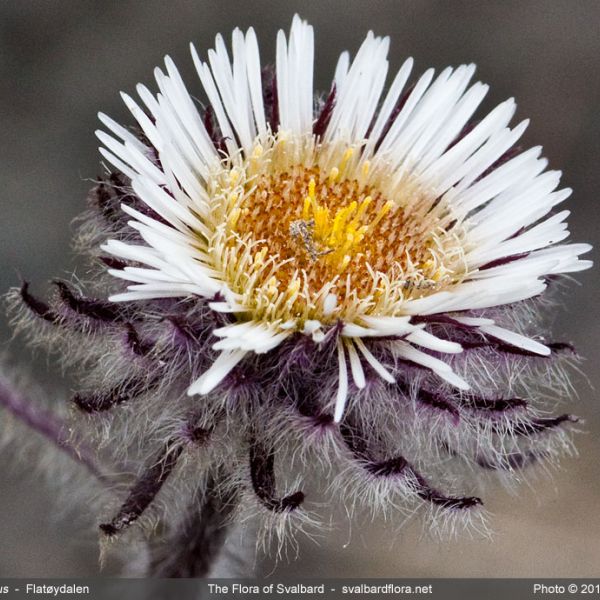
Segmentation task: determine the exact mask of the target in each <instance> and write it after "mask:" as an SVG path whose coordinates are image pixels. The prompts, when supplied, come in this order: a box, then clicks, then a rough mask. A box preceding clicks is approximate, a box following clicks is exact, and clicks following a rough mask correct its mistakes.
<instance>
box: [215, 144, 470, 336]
mask: <svg viewBox="0 0 600 600" xmlns="http://www.w3.org/2000/svg"><path fill="white" fill-rule="evenodd" d="M289 146H291V144H290V142H286V141H285V140H283V141H282V140H275V141H274V143H273V146H272V147H271V148H270V149H269V151H268V152H265V151H264V150H263V149H262V147H257V150H256V151H255V152H254V154H253V155H252V157H251V158H250V159H248V160H247V161H245V162H244V163H242V164H240V165H236V166H234V167H231V166H230V167H229V168H228V169H227V170H224V172H223V173H221V175H220V177H218V178H217V179H218V180H219V183H218V184H217V185H216V186H215V189H214V197H215V198H216V199H217V201H216V202H215V205H216V206H217V210H216V212H215V214H214V224H215V231H216V233H215V236H214V238H213V239H212V240H210V241H209V247H211V248H212V252H213V254H214V256H215V268H216V269H217V270H219V271H220V272H222V273H223V274H224V277H225V280H226V281H228V283H229V287H230V289H231V290H232V291H233V292H234V293H236V294H238V295H239V296H240V297H241V298H242V302H241V303H242V304H243V305H244V306H246V307H248V308H250V310H251V311H252V313H253V318H254V319H263V320H269V321H280V322H289V321H290V320H292V321H294V322H296V323H297V324H298V326H299V327H301V326H302V324H303V323H304V322H305V321H306V320H308V319H316V320H319V321H321V322H323V323H327V322H334V321H335V320H337V319H338V318H342V319H344V320H353V319H356V318H359V317H360V316H361V315H365V314H384V315H386V316H395V315H397V314H401V305H402V302H403V301H404V300H406V299H409V298H414V297H421V296H423V295H427V294H430V293H432V291H437V290H439V289H441V288H443V287H445V286H447V285H450V284H452V283H453V282H455V281H456V280H457V279H460V278H461V277H462V276H463V274H464V266H463V262H464V261H463V256H464V252H463V246H462V244H461V241H460V239H459V238H460V234H461V232H460V231H459V232H457V231H455V226H454V223H453V220H452V218H451V215H450V214H449V213H448V211H447V210H446V208H444V206H443V203H441V202H440V201H439V200H437V199H435V198H432V197H431V194H428V193H427V191H426V190H424V189H423V188H422V186H419V185H416V184H415V183H414V182H411V181H409V180H403V181H399V182H392V183H390V181H388V180H386V177H385V172H384V171H383V172H382V170H381V169H378V170H373V169H371V166H370V164H369V163H368V162H366V161H362V162H361V161H360V156H359V153H358V152H356V151H355V149H354V148H346V149H345V150H344V149H334V150H331V149H328V150H329V152H325V151H324V149H323V148H319V147H312V146H311V145H310V143H309V144H307V145H306V147H305V148H301V149H300V151H298V148H297V147H296V148H293V150H294V151H293V152H291V151H289ZM373 171H374V172H373ZM388 179H389V178H388Z"/></svg>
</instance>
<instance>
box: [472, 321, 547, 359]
mask: <svg viewBox="0 0 600 600" xmlns="http://www.w3.org/2000/svg"><path fill="white" fill-rule="evenodd" d="M479 330H480V331H482V332H483V333H487V334H489V335H491V336H493V337H495V338H498V339H499V340H502V341H503V342H506V343H508V344H510V345H511V346H516V347H517V348H523V349H524V350H527V351H529V352H534V353H535V354H540V355H542V356H548V355H549V354H550V348H548V346H544V344H540V343H539V342H536V341H535V340H532V339H530V338H528V337H525V336H524V335H520V334H518V333H514V332H513V331H509V330H508V329H504V328H502V327H498V326H497V325H483V326H481V327H479Z"/></svg>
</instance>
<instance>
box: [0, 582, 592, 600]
mask: <svg viewBox="0 0 600 600" xmlns="http://www.w3.org/2000/svg"><path fill="white" fill-rule="evenodd" d="M593 597H597V598H599V599H600V579H572V580H566V579H356V580H344V579H323V580H304V579H303V580H298V581H292V580H285V581H283V580H276V579H264V580H257V579H206V580H197V579H100V578H98V579H70V580H63V579H31V580H27V579H0V600H4V599H6V600H17V599H19V600H24V599H28V600H46V599H49V598H56V599H59V600H63V599H65V600H66V599H69V600H75V599H78V600H79V599H85V600H110V599H113V598H114V599H118V600H121V599H127V600H250V599H251V600H275V599H278V600H289V599H292V600H293V599H298V600H304V599H308V600H342V599H343V600H364V599H373V600H375V599H377V600H387V599H389V600H396V599H399V598H404V599H405V598H422V599H424V600H428V599H430V598H432V599H440V600H465V599H469V598H476V599H477V600H480V599H485V600H495V599H501V600H529V599H530V598H531V599H539V598H584V599H587V598H593Z"/></svg>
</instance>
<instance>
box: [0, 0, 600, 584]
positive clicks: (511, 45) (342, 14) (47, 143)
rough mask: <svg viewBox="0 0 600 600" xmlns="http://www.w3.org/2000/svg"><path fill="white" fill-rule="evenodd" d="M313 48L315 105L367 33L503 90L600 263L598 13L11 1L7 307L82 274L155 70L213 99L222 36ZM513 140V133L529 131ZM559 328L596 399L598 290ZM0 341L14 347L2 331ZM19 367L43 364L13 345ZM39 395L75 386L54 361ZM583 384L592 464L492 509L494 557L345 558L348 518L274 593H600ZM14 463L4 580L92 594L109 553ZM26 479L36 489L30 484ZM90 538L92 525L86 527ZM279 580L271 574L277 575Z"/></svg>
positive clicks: (0, 33)
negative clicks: (296, 586) (382, 586)
mask: <svg viewBox="0 0 600 600" xmlns="http://www.w3.org/2000/svg"><path fill="white" fill-rule="evenodd" d="M296 11H299V12H300V14H301V15H302V16H303V17H304V18H307V19H308V20H309V21H311V22H312V24H313V25H314V26H315V33H316V61H317V62H316V74H315V77H316V87H317V88H321V89H324V90H327V89H328V88H329V82H330V78H331V76H332V73H333V69H334V67H335V61H336V59H337V55H338V54H339V52H340V51H342V50H344V49H348V50H351V51H356V49H357V48H358V46H359V44H360V42H361V41H362V39H363V36H364V35H365V33H366V31H367V30H368V29H373V30H374V31H375V32H376V33H377V34H383V35H390V36H391V38H392V44H391V63H392V70H393V69H394V68H398V67H399V66H400V64H401V62H402V61H403V60H404V58H405V57H407V56H414V58H415V61H416V71H415V72H416V73H419V72H422V71H423V70H425V69H426V68H427V67H429V66H434V67H436V68H438V69H439V68H442V67H444V66H446V65H457V64H459V63H462V62H475V63H477V65H478V71H477V77H479V78H480V79H481V80H483V81H485V82H488V83H490V84H491V91H490V93H489V95H488V98H487V100H486V104H485V106H486V107H487V108H491V107H492V106H494V105H495V104H497V103H499V102H500V101H502V100H504V99H505V98H507V97H509V96H515V97H516V99H517V102H518V105H519V110H518V115H517V119H520V118H525V117H530V118H531V125H530V127H529V129H528V131H527V133H526V135H525V138H524V142H525V144H526V145H527V146H531V145H537V144H543V145H544V149H545V155H546V156H547V157H548V158H549V159H550V166H551V167H552V168H559V169H562V170H563V172H564V177H563V182H564V185H565V186H569V187H572V188H574V190H575V193H574V194H573V196H572V198H571V199H570V200H569V201H568V204H569V207H570V208H571V210H572V211H573V214H572V216H571V218H570V225H571V231H572V237H573V239H574V240H577V241H591V242H592V243H594V242H595V243H596V245H598V241H599V235H600V234H599V225H600V212H599V210H600V209H599V208H598V202H599V199H598V197H597V194H598V190H599V189H600V187H599V185H598V184H599V180H600V168H599V165H600V144H599V140H600V118H599V117H598V102H599V100H600V77H599V76H598V73H599V68H600V36H599V35H598V31H599V30H600V2H597V1H596V0H590V1H583V0H578V1H577V2H573V1H570V0H552V1H551V0H546V1H545V2H541V1H540V2H535V1H522V0H521V1H502V2H500V1H495V2H462V1H453V2H448V1H444V0H415V1H406V0H403V1H399V0H396V1H381V0H370V1H369V2H365V1H358V0H345V1H335V2H328V1H315V2H308V1H304V2H293V1H286V2H262V1H257V0H245V1H239V0H219V1H215V2H207V1H199V0H196V1H191V0H190V1H174V0H172V1H168V2H167V1H165V2H155V1H146V0H145V1H141V0H140V1H124V0H120V1H112V0H110V1H108V0H104V1H103V2H94V1H85V0H79V1H75V0H71V1H63V0H53V1H41V0H40V1H39V2H36V1H32V0H14V1H13V0H4V1H3V2H1V3H0V89H1V92H0V135H1V137H2V141H1V144H0V148H1V149H0V204H1V211H0V215H1V221H0V265H1V273H0V291H1V292H4V291H5V290H7V289H8V287H9V286H11V285H15V284H17V283H18V281H19V273H20V274H22V275H23V276H25V277H26V278H27V279H29V280H30V281H32V283H33V285H34V286H35V289H36V291H37V292H41V293H43V292H44V290H45V287H44V286H45V282H46V281H47V280H48V279H50V278H52V277H55V276H61V275H63V274H64V273H65V272H67V271H71V270H72V269H73V268H74V267H75V268H76V267H77V265H78V262H77V259H76V258H75V257H74V256H73V255H72V253H71V251H70V247H69V243H70V237H71V233H72V227H71V225H70V223H71V220H72V219H73V218H74V217H75V216H76V215H77V214H78V213H80V212H81V211H82V209H83V208H84V199H85V195H86V192H87V190H88V188H89V187H91V184H90V182H89V178H93V177H95V176H96V175H97V174H99V173H100V172H101V170H100V166H99V155H98V152H97V141H96V139H95V137H94V134H93V132H94V130H95V129H96V128H97V125H98V121H97V118H96V113H97V111H99V110H102V111H104V112H107V113H108V114H110V115H112V116H113V117H115V118H117V120H120V121H125V122H129V121H130V120H131V118H130V117H129V116H128V115H127V113H126V110H125V109H124V107H123V105H122V103H121V100H120V98H119V94H118V92H119V91H120V90H125V91H128V92H132V91H133V89H134V85H135V84H136V83H137V82H139V81H142V82H145V83H147V84H150V86H151V87H152V89H154V88H153V85H152V70H153V68H154V66H155V65H157V64H159V63H160V62H161V60H162V58H163V56H164V55H165V54H167V53H168V54H170V55H171V56H172V57H173V58H174V59H175V61H176V63H177V64H178V65H179V67H180V69H181V70H182V72H183V74H184V77H185V79H186V81H188V82H189V84H190V88H191V89H196V90H199V87H200V86H199V84H197V83H195V82H196V77H195V74H194V72H193V65H192V61H191V58H190V56H189V52H188V43H189V42H190V41H194V42H195V44H196V46H197V48H198V49H199V50H204V51H206V50H207V49H208V48H209V47H211V46H212V44H213V41H214V36H215V35H216V34H217V33H218V32H223V33H224V34H226V35H228V34H229V32H230V31H231V30H232V29H233V27H235V26H240V27H241V28H247V27H248V26H250V25H252V26H254V28H255V29H256V30H257V33H258V36H259V41H260V44H261V57H262V60H263V62H267V61H269V60H272V59H273V58H274V46H275V44H274V42H275V34H276V31H277V30H278V29H279V28H284V29H288V27H289V24H290V21H291V17H292V15H293V14H294V12H296ZM515 122H516V120H515ZM578 280H579V281H581V282H583V284H584V286H583V287H579V286H577V285H573V286H571V288H570V291H569V295H568V296H566V297H565V302H564V308H563V309H562V311H561V313H560V315H559V316H558V318H557V321H556V326H555V338H556V339H560V340H573V341H575V343H576V345H577V348H578V349H579V351H580V352H581V354H583V355H584V356H586V357H587V359H588V360H587V362H586V363H584V365H583V369H584V370H585V372H586V373H587V374H588V376H589V378H590V380H591V384H592V386H595V387H596V388H598V387H599V384H600V370H599V369H598V368H597V360H598V357H599V355H600V347H599V343H598V340H599V339H600V318H599V315H598V308H597V307H598V302H597V301H596V296H597V293H598V289H599V288H598V278H597V274H596V272H594V271H592V272H587V273H584V274H583V275H582V276H580V277H578ZM1 336H2V337H1V341H2V342H5V341H7V340H8V339H9V336H10V333H9V329H8V327H7V325H6V320H5V319H3V320H2V329H1ZM11 353H12V354H13V355H14V356H17V357H18V358H19V359H21V360H30V358H29V357H30V354H29V353H28V352H27V351H25V349H24V348H23V347H22V342H21V341H20V340H17V341H16V342H15V343H13V344H12V345H11ZM34 364H35V365H36V371H37V373H38V375H39V378H40V380H42V381H49V382H51V383H53V384H54V385H60V384H61V382H60V381H59V380H58V378H57V376H56V372H57V371H56V369H55V368H54V367H53V366H52V364H51V363H50V365H49V366H46V362H45V361H44V360H43V359H39V358H38V359H37V360H36V362H35V363H34ZM592 386H590V385H589V383H587V382H586V381H585V380H584V379H583V378H581V379H580V380H579V381H578V382H577V387H578V389H579V393H580V403H579V405H578V406H577V412H578V413H579V414H580V415H581V416H583V417H584V418H585V419H586V429H587V430H588V432H589V433H588V434H587V435H584V436H579V439H578V448H579V450H580V457H579V458H578V459H575V458H573V459H568V460H565V461H563V463H562V470H561V471H559V472H558V473H556V474H555V476H554V478H553V479H546V480H543V481H541V482H539V483H537V484H536V486H535V491H534V492H532V491H531V490H529V489H527V486H524V487H523V489H522V491H521V493H520V495H519V496H517V497H512V496H510V495H508V494H507V493H506V492H504V491H502V490H501V489H500V488H498V489H497V490H490V491H488V494H487V498H486V500H487V507H488V509H489V510H490V511H491V512H492V513H494V516H493V520H492V526H493V528H494V529H495V531H496V534H495V536H494V538H493V540H492V541H489V540H481V539H468V538H467V539H464V538H463V539H459V540H458V541H451V542H445V543H440V542H436V541H433V540H431V539H429V538H427V537H423V536H421V530H420V528H419V527H418V525H416V524H412V525H408V526H407V527H406V528H405V529H403V530H401V532H400V533H399V534H398V535H397V536H396V540H395V543H394V544H393V545H391V542H392V538H393V537H394V536H390V534H389V531H388V529H389V527H388V525H387V524H385V523H382V522H372V523H371V522H366V523H364V524H362V525H361V526H360V527H354V530H353V532H352V543H351V544H349V545H348V544H347V539H348V526H347V525H346V524H345V523H346V522H345V520H344V517H343V516H340V519H339V522H340V523H341V525H340V527H339V528H338V531H337V532H334V533H332V534H331V535H326V536H324V537H323V538H322V539H321V540H320V541H319V545H315V544H313V543H312V542H309V541H302V540H301V547H300V552H299V557H298V558H297V559H296V560H293V559H292V560H290V562H287V561H285V560H284V561H282V562H280V563H279V564H278V566H277V567H276V568H275V571H274V573H275V574H276V575H281V576H283V575H284V574H292V575H294V576H348V575H352V576H365V577H366V576H372V577H376V576H415V577H419V576H437V577H472V576H507V577H515V576H530V577H543V576H545V577H552V576H556V577H558V576H560V577H576V576H588V577H593V576H596V577H598V576H600V409H599V406H598V397H597V394H596V393H595V392H594V391H593V389H592ZM23 475H24V474H23V473H22V472H21V470H20V469H19V470H14V469H11V468H10V466H9V465H8V464H6V461H5V460H4V459H3V458H2V456H0V576H5V577H6V576H13V577H18V576H27V577H32V576H75V575H79V576H83V575H91V574H94V573H97V572H98V552H97V547H96V546H95V544H94V541H93V539H92V538H90V536H85V537H82V536H81V535H80V533H79V529H78V525H79V524H76V523H74V522H72V521H67V522H65V521H60V522H54V520H53V519H52V518H51V516H50V515H51V514H52V513H53V512H54V511H50V510H49V509H48V507H49V506H51V505H50V504H49V501H48V494H49V492H48V490H47V489H46V488H45V487H44V486H43V485H42V484H41V483H39V482H36V481H32V480H31V478H27V477H24V476H23ZM25 475H26V474H25ZM82 513H83V517H82V519H83V521H85V520H86V518H89V519H91V518H92V516H86V515H85V507H82ZM272 568H273V566H272V565H270V564H266V565H265V566H264V570H265V571H266V572H270V571H271V570H272Z"/></svg>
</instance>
